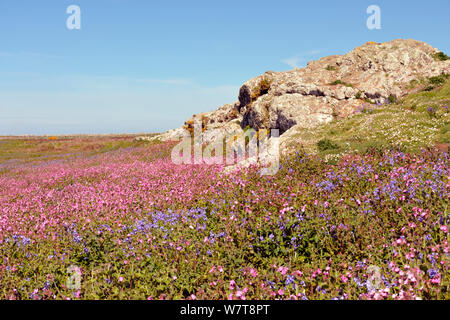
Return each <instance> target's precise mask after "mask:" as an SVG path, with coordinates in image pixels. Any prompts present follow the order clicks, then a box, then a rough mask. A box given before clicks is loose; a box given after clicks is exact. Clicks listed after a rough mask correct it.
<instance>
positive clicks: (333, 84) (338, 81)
mask: <svg viewBox="0 0 450 320" xmlns="http://www.w3.org/2000/svg"><path fill="white" fill-rule="evenodd" d="M338 84H342V85H343V86H346V87H351V88H353V85H352V84H351V83H348V82H344V81H342V80H336V81H333V82H331V83H330V85H332V86H335V85H338Z"/></svg>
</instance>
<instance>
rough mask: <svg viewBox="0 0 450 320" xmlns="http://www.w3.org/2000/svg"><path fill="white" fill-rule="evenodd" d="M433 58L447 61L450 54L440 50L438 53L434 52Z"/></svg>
mask: <svg viewBox="0 0 450 320" xmlns="http://www.w3.org/2000/svg"><path fill="white" fill-rule="evenodd" d="M433 58H434V59H435V60H438V61H446V60H448V59H450V58H449V56H448V55H446V54H445V53H443V52H438V53H435V54H433Z"/></svg>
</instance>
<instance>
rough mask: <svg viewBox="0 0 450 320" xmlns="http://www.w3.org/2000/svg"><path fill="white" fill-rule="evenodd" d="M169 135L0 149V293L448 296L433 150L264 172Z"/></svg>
mask: <svg viewBox="0 0 450 320" xmlns="http://www.w3.org/2000/svg"><path fill="white" fill-rule="evenodd" d="M51 143H54V142H51ZM173 146H174V144H172V143H160V144H145V143H144V144H130V145H129V146H126V147H123V146H122V147H121V148H118V149H114V148H113V149H111V150H109V151H106V152H97V153H95V152H94V153H93V152H84V153H80V154H69V155H66V156H64V157H54V158H51V159H37V160H34V161H16V162H14V160H11V159H9V160H8V162H7V163H6V164H4V165H1V164H0V299H299V300H301V299H449V298H450V294H449V285H450V283H449V270H448V262H449V259H448V256H449V252H448V250H449V248H448V222H449V216H448V213H449V210H448V199H449V193H448V191H449V187H450V184H449V174H450V170H449V166H448V161H449V157H448V154H447V153H443V152H439V151H431V150H428V151H422V152H421V153H416V154H406V153H402V152H399V151H386V152H385V153H384V154H379V153H374V154H371V153H367V154H364V155H357V154H354V155H347V156H343V157H342V158H341V159H340V160H339V162H338V163H337V164H335V165H332V164H327V163H325V162H324V161H323V160H321V159H320V158H318V157H315V156H310V155H306V154H301V153H297V154H295V155H294V156H292V157H289V158H286V159H283V161H282V162H281V165H280V171H279V172H278V173H277V174H276V175H275V176H272V177H271V176H260V175H259V174H258V168H256V167H250V168H247V169H241V170H239V171H237V172H227V171H223V167H221V166H218V165H216V166H209V165H175V164H173V163H172V162H171V159H170V152H171V149H172V147H173ZM60 151H61V152H62V153H64V152H63V151H64V144H62V146H61V150H60ZM74 268H75V269H76V270H77V272H79V274H80V280H81V281H80V286H79V287H76V288H74V287H73V286H71V285H69V284H70V282H68V278H70V277H71V276H73V270H74Z"/></svg>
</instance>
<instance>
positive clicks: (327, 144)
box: [317, 138, 339, 151]
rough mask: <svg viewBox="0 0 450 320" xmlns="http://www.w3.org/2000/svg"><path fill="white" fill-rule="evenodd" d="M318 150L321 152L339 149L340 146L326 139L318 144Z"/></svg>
mask: <svg viewBox="0 0 450 320" xmlns="http://www.w3.org/2000/svg"><path fill="white" fill-rule="evenodd" d="M317 148H319V150H320V151H326V150H335V149H339V146H338V145H337V144H336V143H334V142H333V141H331V140H330V139H327V138H325V139H322V140H320V141H319V142H317Z"/></svg>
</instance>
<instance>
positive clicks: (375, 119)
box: [292, 76, 450, 160]
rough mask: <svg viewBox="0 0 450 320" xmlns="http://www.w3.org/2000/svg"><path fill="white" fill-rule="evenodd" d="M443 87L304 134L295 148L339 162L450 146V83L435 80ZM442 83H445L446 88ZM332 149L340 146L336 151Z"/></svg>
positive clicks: (365, 107) (362, 110)
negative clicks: (347, 156)
mask: <svg viewBox="0 0 450 320" xmlns="http://www.w3.org/2000/svg"><path fill="white" fill-rule="evenodd" d="M435 78H436V79H438V80H436V79H434V78H433V79H432V80H430V82H432V83H440V84H441V85H440V86H438V87H436V88H435V89H433V90H431V91H420V92H416V93H414V94H411V95H409V96H407V97H406V98H404V99H402V100H401V101H395V102H394V101H391V102H392V103H390V104H385V105H381V106H375V105H369V106H368V105H367V104H366V105H363V106H362V107H360V108H358V112H357V113H356V114H354V115H353V116H351V117H349V118H344V119H334V120H333V121H332V122H330V123H328V124H326V125H323V126H319V127H317V128H315V129H311V130H300V131H299V132H298V133H297V135H296V136H295V137H294V139H293V141H292V146H293V147H294V145H299V144H300V145H302V146H303V149H304V150H305V152H307V153H316V154H318V155H319V156H320V157H322V158H325V159H327V160H329V159H335V160H336V159H339V158H340V157H342V156H343V155H345V154H354V153H359V154H364V153H377V152H382V150H386V149H390V150H392V149H396V150H404V151H407V152H418V151H420V150H421V149H422V148H428V147H430V148H431V147H434V146H436V145H437V144H446V143H449V142H450V114H449V112H448V106H449V105H450V80H449V79H448V77H446V76H439V77H435ZM441 79H445V82H444V84H442V81H441ZM331 146H339V147H338V148H336V147H335V148H332V147H331Z"/></svg>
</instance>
